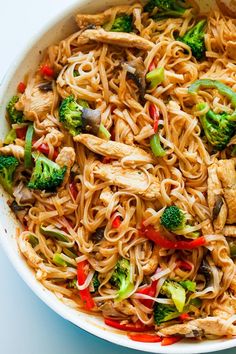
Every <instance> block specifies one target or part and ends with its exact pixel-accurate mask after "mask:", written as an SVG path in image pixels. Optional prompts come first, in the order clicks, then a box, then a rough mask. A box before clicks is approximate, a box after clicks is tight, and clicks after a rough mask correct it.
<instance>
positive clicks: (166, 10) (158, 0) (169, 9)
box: [144, 0, 186, 20]
mask: <svg viewBox="0 0 236 354" xmlns="http://www.w3.org/2000/svg"><path fill="white" fill-rule="evenodd" d="M182 4H183V1H176V0H150V1H149V2H148V3H147V4H146V5H145V6H144V11H145V12H149V13H152V12H153V10H154V9H155V8H158V12H157V13H156V14H155V15H154V16H153V19H155V20H161V19H164V18H168V17H181V16H183V14H184V13H185V11H186V8H184V7H183V6H182Z"/></svg>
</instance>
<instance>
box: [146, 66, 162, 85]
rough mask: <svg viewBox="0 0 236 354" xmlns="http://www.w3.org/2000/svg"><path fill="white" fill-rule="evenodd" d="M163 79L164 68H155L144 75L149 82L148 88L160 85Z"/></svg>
mask: <svg viewBox="0 0 236 354" xmlns="http://www.w3.org/2000/svg"><path fill="white" fill-rule="evenodd" d="M164 79H165V70H164V68H162V67H161V68H156V69H154V70H152V71H150V72H149V73H147V75H146V80H147V82H149V83H150V85H149V88H150V89H154V88H155V87H157V86H158V85H160V84H161V83H162V82H163V81H164Z"/></svg>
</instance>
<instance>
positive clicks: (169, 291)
mask: <svg viewBox="0 0 236 354" xmlns="http://www.w3.org/2000/svg"><path fill="white" fill-rule="evenodd" d="M160 293H161V294H162V295H166V296H167V297H169V298H171V299H172V300H173V302H174V304H175V307H176V308H177V310H178V311H179V312H182V311H183V309H184V305H185V301H186V292H185V289H184V288H183V287H182V286H181V285H180V284H179V283H177V282H175V281H173V280H166V281H165V282H164V284H163V285H162V287H161V290H160Z"/></svg>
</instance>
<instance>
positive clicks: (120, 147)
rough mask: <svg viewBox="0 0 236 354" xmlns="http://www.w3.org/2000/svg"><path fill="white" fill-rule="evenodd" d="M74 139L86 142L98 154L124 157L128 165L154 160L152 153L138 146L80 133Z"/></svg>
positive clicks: (82, 142)
mask: <svg viewBox="0 0 236 354" xmlns="http://www.w3.org/2000/svg"><path fill="white" fill-rule="evenodd" d="M74 141H76V142H79V143H81V144H84V145H85V146H86V147H87V148H88V149H89V150H91V151H93V152H95V153H97V154H100V155H103V156H109V157H112V158H120V159H123V162H124V163H125V164H126V165H144V164H147V163H152V162H154V159H153V157H152V155H151V154H149V153H147V152H146V151H144V150H142V149H140V148H138V147H134V146H130V145H126V144H123V143H118V142H116V141H106V140H103V139H100V138H97V137H96V136H94V135H90V134H80V135H77V136H75V137H74Z"/></svg>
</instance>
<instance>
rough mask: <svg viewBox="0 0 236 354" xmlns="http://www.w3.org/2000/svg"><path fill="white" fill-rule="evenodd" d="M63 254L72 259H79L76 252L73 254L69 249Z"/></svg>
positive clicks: (64, 250) (65, 249)
mask: <svg viewBox="0 0 236 354" xmlns="http://www.w3.org/2000/svg"><path fill="white" fill-rule="evenodd" d="M63 252H64V253H65V254H66V255H67V256H68V257H70V258H73V259H75V258H77V257H78V255H76V254H75V253H74V252H71V251H70V250H69V249H68V248H64V249H63Z"/></svg>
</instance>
